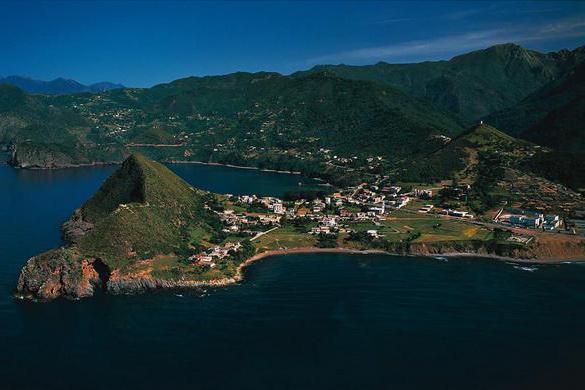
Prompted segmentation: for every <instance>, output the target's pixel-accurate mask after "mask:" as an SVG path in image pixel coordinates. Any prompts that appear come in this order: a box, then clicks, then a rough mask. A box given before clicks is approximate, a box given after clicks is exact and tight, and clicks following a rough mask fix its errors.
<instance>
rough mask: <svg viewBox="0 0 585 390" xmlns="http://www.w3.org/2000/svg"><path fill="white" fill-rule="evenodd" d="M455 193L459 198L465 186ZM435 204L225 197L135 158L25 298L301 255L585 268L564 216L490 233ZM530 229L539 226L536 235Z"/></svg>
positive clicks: (498, 226) (355, 195)
mask: <svg viewBox="0 0 585 390" xmlns="http://www.w3.org/2000/svg"><path fill="white" fill-rule="evenodd" d="M449 188H450V191H455V192H458V193H459V192H460V191H464V188H466V187H465V186H458V187H453V186H452V187H449ZM461 194H462V193H459V194H458V195H457V196H460V195H461ZM432 197H433V192H432V190H431V189H428V188H420V189H419V188H416V189H410V190H408V192H407V191H405V190H404V189H403V188H400V187H396V186H388V187H385V188H381V187H377V186H372V185H367V184H365V183H363V184H360V185H358V186H354V187H348V188H344V189H340V190H339V191H336V192H332V193H327V194H322V193H299V194H289V195H287V196H286V199H280V198H275V197H263V198H260V197H256V196H253V195H250V196H248V195H244V196H233V195H220V194H214V193H210V192H206V191H202V190H198V189H196V188H193V187H191V186H190V185H188V184H187V183H186V182H184V181H183V180H182V179H181V178H179V177H178V176H176V175H175V174H174V173H173V172H171V171H170V170H169V169H168V168H166V167H165V166H164V165H162V164H160V163H157V162H154V161H152V160H149V159H148V158H146V157H144V156H142V155H140V154H134V155H131V156H130V157H129V158H127V159H126V161H125V162H124V163H123V164H122V165H121V166H120V167H119V169H118V170H116V171H115V172H114V173H113V174H112V175H111V176H110V177H109V178H108V179H107V180H106V181H105V182H104V184H103V185H102V186H101V187H100V189H99V190H98V191H97V192H96V194H95V195H94V196H93V197H92V198H91V199H89V200H88V201H87V202H86V203H85V204H83V205H82V206H81V207H80V208H79V209H77V210H75V212H74V213H73V215H72V216H71V217H70V218H69V220H68V221H66V222H65V223H64V224H63V226H62V233H63V238H64V240H65V242H66V243H67V244H66V245H65V246H63V247H61V248H56V249H53V250H50V251H48V252H45V253H42V254H39V255H37V256H34V257H32V258H31V259H29V260H28V262H27V263H26V265H25V266H24V267H23V269H22V271H21V274H20V277H19V280H18V285H17V295H18V296H20V297H25V298H33V299H42V300H45V299H53V298H57V297H66V298H72V299H75V298H84V297H89V296H92V295H93V294H94V292H95V291H96V290H97V289H103V290H105V291H107V292H108V293H114V294H115V293H130V292H135V291H140V290H144V289H153V288H173V287H194V286H203V285H223V284H228V283H234V282H237V281H238V280H240V279H241V278H242V270H243V267H244V266H245V265H247V264H249V263H250V262H252V261H254V260H257V259H259V258H262V257H264V256H267V255H271V254H278V253H293V252H313V251H314V252H318V251H346V252H358V253H359V252H364V251H365V252H368V251H372V252H380V253H393V254H417V255H419V254H423V255H429V254H432V255H439V254H479V255H482V256H490V255H493V256H500V257H506V258H514V259H519V260H530V261H559V259H565V260H569V259H575V260H578V259H583V258H585V239H584V238H582V237H579V236H574V235H570V234H560V233H549V232H546V231H544V230H546V229H548V230H556V231H559V230H560V228H561V227H562V226H561V225H562V221H560V220H559V219H558V216H557V217H556V218H554V217H552V216H544V217H540V216H537V217H536V220H537V221H536V222H535V220H534V218H533V217H531V216H513V215H508V216H504V215H502V214H504V213H503V212H500V213H499V214H500V215H499V216H498V217H496V218H495V220H494V221H495V222H494V221H492V222H490V223H484V222H479V221H476V218H474V216H473V215H471V214H470V213H467V212H461V211H457V210H451V209H441V210H438V209H437V208H435V207H434V206H433V205H432V201H431V200H430V199H432ZM498 218H500V219H498ZM514 218H518V220H517V221H516V220H515V219H514ZM541 218H542V221H540V219H541ZM498 221H500V222H498ZM531 223H532V224H539V223H540V224H541V225H539V226H533V227H537V228H535V229H527V228H526V227H528V226H529V225H530V224H531Z"/></svg>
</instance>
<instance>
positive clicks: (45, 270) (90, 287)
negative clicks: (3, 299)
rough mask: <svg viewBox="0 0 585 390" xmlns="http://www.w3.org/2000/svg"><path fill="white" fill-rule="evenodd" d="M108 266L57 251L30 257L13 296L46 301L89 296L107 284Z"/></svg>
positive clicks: (94, 260)
mask: <svg viewBox="0 0 585 390" xmlns="http://www.w3.org/2000/svg"><path fill="white" fill-rule="evenodd" d="M108 274H109V272H108V271H107V267H105V265H104V264H103V263H102V262H101V261H99V260H97V259H81V258H79V257H78V256H77V254H76V253H74V252H73V251H72V250H70V249H67V248H59V249H55V250H51V251H48V252H45V253H42V254H40V255H38V256H34V257H31V258H30V259H29V260H28V261H27V262H26V265H25V266H24V267H23V269H22V271H21V273H20V277H19V278H18V284H17V287H16V293H17V295H18V296H20V297H25V298H31V299H40V300H49V299H55V298H58V297H64V298H69V299H78V298H85V297H90V296H92V295H93V294H94V292H95V290H96V288H102V287H103V286H104V285H105V284H106V283H107V278H108Z"/></svg>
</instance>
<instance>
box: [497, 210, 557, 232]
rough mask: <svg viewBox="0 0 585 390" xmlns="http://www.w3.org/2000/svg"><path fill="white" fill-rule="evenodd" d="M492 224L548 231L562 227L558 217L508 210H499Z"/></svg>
mask: <svg viewBox="0 0 585 390" xmlns="http://www.w3.org/2000/svg"><path fill="white" fill-rule="evenodd" d="M494 222H496V223H503V224H507V225H510V226H513V227H520V228H526V229H542V230H549V231H553V230H556V229H560V228H561V227H562V225H563V219H562V218H561V217H560V216H559V215H555V214H547V215H545V214H543V213H539V212H530V211H524V210H517V209H509V210H507V211H504V209H502V210H500V212H499V213H498V214H497V215H496V217H495V218H494Z"/></svg>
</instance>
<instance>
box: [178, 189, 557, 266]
mask: <svg viewBox="0 0 585 390" xmlns="http://www.w3.org/2000/svg"><path fill="white" fill-rule="evenodd" d="M470 190H471V187H470V186H469V185H452V186H448V187H445V188H443V189H441V191H442V192H443V195H444V193H448V194H449V196H450V199H456V200H461V201H463V200H465V199H466V197H467V196H468V193H469V191H470ZM308 198H311V197H309V196H308V197H305V198H300V199H295V200H283V199H280V198H277V197H271V196H267V197H259V196H256V195H231V194H227V195H224V196H222V201H223V205H224V207H223V208H221V209H220V210H213V212H214V213H216V214H217V216H218V218H219V220H220V221H221V223H222V226H223V233H225V234H226V236H230V237H236V238H237V237H240V239H241V238H242V237H246V238H250V239H251V240H252V241H253V240H255V239H258V238H260V237H261V236H263V235H265V234H267V233H269V232H271V231H272V230H275V229H276V228H279V227H282V226H283V225H284V224H293V225H303V226H306V227H307V228H306V233H307V234H309V235H311V236H313V237H315V238H329V239H335V238H336V237H337V236H338V235H339V234H344V235H349V234H351V233H355V232H356V230H355V229H354V227H355V226H368V228H367V229H366V230H364V231H363V232H362V233H363V234H365V235H366V237H369V238H370V239H377V238H381V237H383V234H381V233H380V229H378V228H377V227H380V226H383V224H384V222H385V221H386V220H387V219H388V218H393V217H392V214H393V213H394V214H395V213H396V212H398V211H401V212H402V214H406V215H409V214H411V215H413V216H415V217H416V216H417V215H418V216H419V217H422V216H425V217H427V218H433V219H437V220H439V221H440V220H441V219H443V218H447V219H455V220H461V221H469V222H472V223H474V224H481V225H485V226H486V227H490V226H491V227H490V229H491V228H494V226H498V225H501V226H502V227H505V228H512V227H515V228H524V229H541V230H543V231H548V232H553V231H559V230H560V229H561V227H562V226H563V220H562V218H561V217H560V216H559V215H543V214H534V213H531V212H529V211H524V210H514V212H511V211H507V210H504V209H503V208H502V209H501V210H500V211H499V212H498V213H497V215H496V216H495V217H494V218H493V219H492V220H489V219H488V220H486V221H479V220H478V218H476V216H475V215H474V214H473V213H472V212H470V211H469V210H467V209H466V210H463V209H455V208H450V207H440V206H437V201H436V198H437V193H436V192H434V191H433V189H429V188H409V189H404V188H402V187H400V186H377V185H369V184H366V183H362V184H360V185H357V186H352V187H347V188H345V189H343V190H340V191H337V192H333V193H329V194H326V195H325V196H316V197H313V199H308ZM436 225H437V226H439V225H440V222H437V223H436ZM514 237H515V238H513V239H512V240H516V241H518V240H520V241H518V242H524V243H526V242H529V240H530V237H529V236H527V237H523V236H522V235H515V236H514ZM241 248H242V245H241V243H240V242H238V241H228V242H227V243H223V244H220V245H216V246H212V247H210V248H208V249H206V250H204V251H202V252H201V253H197V254H194V255H192V256H191V257H189V261H191V262H192V263H193V264H195V265H197V266H206V267H211V268H213V267H215V266H216V265H217V264H218V262H221V261H223V260H225V259H226V258H228V257H229V256H232V255H233V254H234V253H237V252H238V251H240V250H241Z"/></svg>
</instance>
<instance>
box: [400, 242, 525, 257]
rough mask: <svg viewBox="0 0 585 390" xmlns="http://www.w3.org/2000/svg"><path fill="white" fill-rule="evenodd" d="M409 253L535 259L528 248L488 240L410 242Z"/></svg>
mask: <svg viewBox="0 0 585 390" xmlns="http://www.w3.org/2000/svg"><path fill="white" fill-rule="evenodd" d="M407 253H408V254H409V255H423V256H428V255H441V254H473V255H485V256H499V257H507V258H514V259H522V260H528V259H535V258H536V255H535V254H534V253H533V252H532V250H531V249H530V248H527V247H520V246H518V247H515V246H512V245H498V244H497V243H494V242H490V241H473V240H469V241H444V242H433V243H428V244H427V243H411V244H410V245H409V247H408V252H407Z"/></svg>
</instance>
